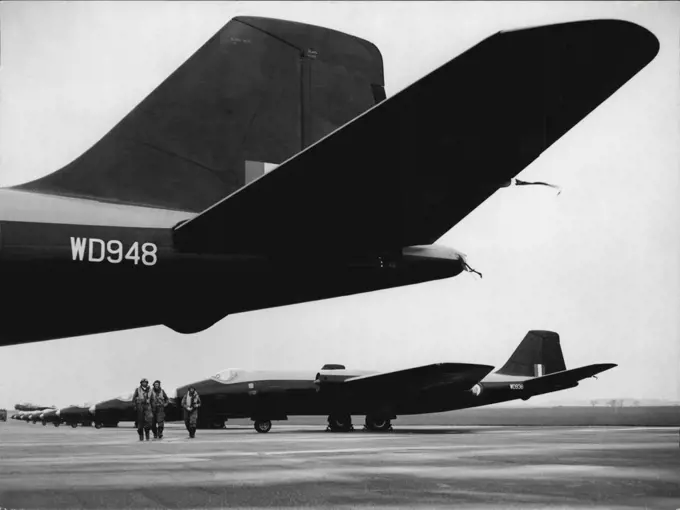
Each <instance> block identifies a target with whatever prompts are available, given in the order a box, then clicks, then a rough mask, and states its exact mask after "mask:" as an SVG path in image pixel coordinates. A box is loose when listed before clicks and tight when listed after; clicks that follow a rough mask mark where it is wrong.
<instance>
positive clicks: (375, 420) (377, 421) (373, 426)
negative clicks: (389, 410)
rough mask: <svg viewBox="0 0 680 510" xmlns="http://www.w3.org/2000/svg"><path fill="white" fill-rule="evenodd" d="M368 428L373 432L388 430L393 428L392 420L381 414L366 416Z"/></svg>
mask: <svg viewBox="0 0 680 510" xmlns="http://www.w3.org/2000/svg"><path fill="white" fill-rule="evenodd" d="M365 425H366V429H367V430H370V431H371V432H387V431H389V430H392V422H391V421H390V420H389V419H387V418H381V417H380V416H371V415H368V416H366V421H365Z"/></svg>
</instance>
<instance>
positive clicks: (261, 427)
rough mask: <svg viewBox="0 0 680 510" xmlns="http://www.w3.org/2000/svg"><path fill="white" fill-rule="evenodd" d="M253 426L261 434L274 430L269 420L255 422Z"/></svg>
mask: <svg viewBox="0 0 680 510" xmlns="http://www.w3.org/2000/svg"><path fill="white" fill-rule="evenodd" d="M253 426H254V427H255V430H257V431H258V432H259V433H261V434H264V433H266V432H269V431H270V430H271V429H272V422H271V421H269V420H255V423H254V424H253Z"/></svg>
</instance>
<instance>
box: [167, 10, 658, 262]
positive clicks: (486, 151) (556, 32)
mask: <svg viewBox="0 0 680 510" xmlns="http://www.w3.org/2000/svg"><path fill="white" fill-rule="evenodd" d="M658 49H659V44H658V40H657V39H656V37H655V36H654V35H653V34H651V33H650V32H649V31H647V30H646V29H644V28H642V27H640V26H638V25H635V24H633V23H629V22H625V21H617V20H593V21H580V22H572V23H564V24H558V25H548V26H542V27H536V28H530V29H526V30H516V31H511V32H500V33H498V34H496V35H493V36H491V37H489V38H488V39H486V40H484V41H482V42H481V43H479V44H477V45H476V46H474V47H472V48H471V49H469V50H468V51H466V52H464V53H463V54H461V55H459V56H458V57H456V58H455V59H453V60H451V61H450V62H449V63H447V64H445V65H443V66H442V67H440V68H439V69H437V70H435V71H434V72H432V73H431V74H429V75H427V76H426V77H424V78H422V79H421V80H419V81H417V82H416V83H414V84H413V85H411V86H410V87H408V88H406V89H404V90H402V91H401V92H399V93H398V94H396V95H395V96H393V97H391V98H389V99H387V100H385V101H383V102H381V103H380V104H378V105H377V106H374V107H373V108H371V109H370V110H369V111H368V112H366V113H365V114H363V115H361V116H359V117H358V118H356V119H355V120H353V121H351V122H350V123H349V124H346V125H345V126H343V127H341V128H340V129H338V130H336V131H334V132H333V133H332V134H330V135H328V136H326V137H325V138H323V139H322V140H320V141H319V142H317V143H316V144H314V145H312V146H311V147H309V148H307V149H306V150H304V151H303V152H302V153H300V154H298V155H296V156H294V157H293V158H291V159H289V160H287V161H286V162H284V163H283V164H282V165H281V166H279V167H278V168H276V169H275V170H273V171H271V172H269V173H268V174H267V175H265V176H263V177H261V178H259V179H258V180H256V181H254V182H252V183H250V184H249V185H248V186H246V187H245V188H242V189H241V190H239V191H237V192H236V193H234V194H232V195H231V196H230V197H228V198H226V199H224V200H222V201H221V202H219V203H217V204H215V205H214V206H213V207H210V208H209V209H207V210H206V211H204V212H203V213H201V214H199V215H198V216H197V217H195V218H193V219H192V220H190V221H188V222H187V223H184V224H182V225H180V226H178V227H177V228H176V232H175V233H176V241H177V244H178V245H179V246H180V247H182V248H183V249H186V250H199V249H200V250H204V251H215V252H244V251H245V252H266V253H276V252H277V251H279V252H280V251H282V250H290V249H291V248H292V247H295V246H296V245H300V244H305V243H306V244H309V243H314V245H315V246H317V247H318V248H319V249H324V248H325V249H329V250H334V251H336V252H337V251H342V250H343V249H349V248H348V247H350V246H351V247H353V248H352V249H355V248H356V247H359V248H361V249H364V250H384V249H394V248H397V247H404V246H413V245H423V244H431V243H433V242H434V241H436V240H437V239H438V238H439V237H441V236H442V235H443V234H445V233H446V232H447V231H448V230H449V229H451V227H453V226H454V225H455V224H456V223H458V222H459V221H461V220H462V219H463V218H465V217H466V216H467V215H468V214H469V213H470V212H471V211H472V210H473V209H475V208H476V207H477V206H479V205H480V204H481V203H482V202H483V201H484V200H486V199H487V198H488V197H489V196H491V195H492V194H493V193H494V192H495V191H496V190H497V189H498V188H499V187H501V186H503V185H504V184H505V183H507V182H508V181H509V180H510V179H511V178H513V177H515V176H516V175H517V174H518V173H519V172H521V171H522V170H523V169H524V168H526V167H527V165H529V164H530V163H531V162H532V161H534V160H535V159H536V158H537V157H538V156H539V155H540V154H541V153H542V152H543V151H545V150H546V149H547V148H548V147H550V146H551V145H552V144H553V143H555V142H556V141H557V140H558V139H559V138H560V137H561V136H562V135H564V134H565V133H566V132H567V131H569V130H570V129H571V128H573V127H574V126H575V125H576V124H578V123H579V122H580V121H581V120H582V119H583V118H585V117H586V116H587V115H588V114H590V112H591V111H592V110H593V109H595V108H596V107H597V106H598V105H599V104H601V103H602V102H603V101H605V100H606V99H607V98H608V97H609V96H610V95H611V94H613V93H614V92H615V91H616V90H617V89H619V88H620V87H621V86H622V85H623V84H624V83H626V82H627V81H628V80H630V79H631V78H632V77H633V76H634V75H635V74H637V73H638V72H639V71H640V70H641V69H642V68H643V67H645V66H646V65H647V64H648V63H649V62H650V61H651V60H652V59H653V58H654V56H655V55H656V54H657V52H658Z"/></svg>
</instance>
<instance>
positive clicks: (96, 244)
mask: <svg viewBox="0 0 680 510" xmlns="http://www.w3.org/2000/svg"><path fill="white" fill-rule="evenodd" d="M157 251H158V247H157V246H156V245H155V244H154V243H143V244H142V245H141V248H140V244H139V242H137V241H135V242H134V243H132V245H131V246H130V247H129V248H128V249H127V250H125V247H124V246H123V243H122V242H121V241H118V240H117V239H112V240H110V241H103V240H102V239H97V238H95V237H72V238H71V255H72V256H73V260H87V261H89V262H104V261H106V262H110V263H111V264H120V263H121V262H124V261H131V262H132V263H133V264H134V265H138V264H139V263H140V262H141V263H142V264H144V265H145V266H153V265H154V264H155V263H156V262H158V256H157V254H156V253H157Z"/></svg>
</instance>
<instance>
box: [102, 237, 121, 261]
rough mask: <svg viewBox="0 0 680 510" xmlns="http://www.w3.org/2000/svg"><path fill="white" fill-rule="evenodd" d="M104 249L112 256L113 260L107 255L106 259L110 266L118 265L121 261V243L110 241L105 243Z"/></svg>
mask: <svg viewBox="0 0 680 510" xmlns="http://www.w3.org/2000/svg"><path fill="white" fill-rule="evenodd" d="M106 249H107V251H108V252H109V253H111V254H112V255H114V257H115V258H113V257H111V255H109V256H108V257H106V260H108V261H109V262H111V263H112V264H118V263H119V262H120V261H122V260H123V243H121V242H120V241H117V240H115V239H114V240H112V241H109V242H107V243H106Z"/></svg>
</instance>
